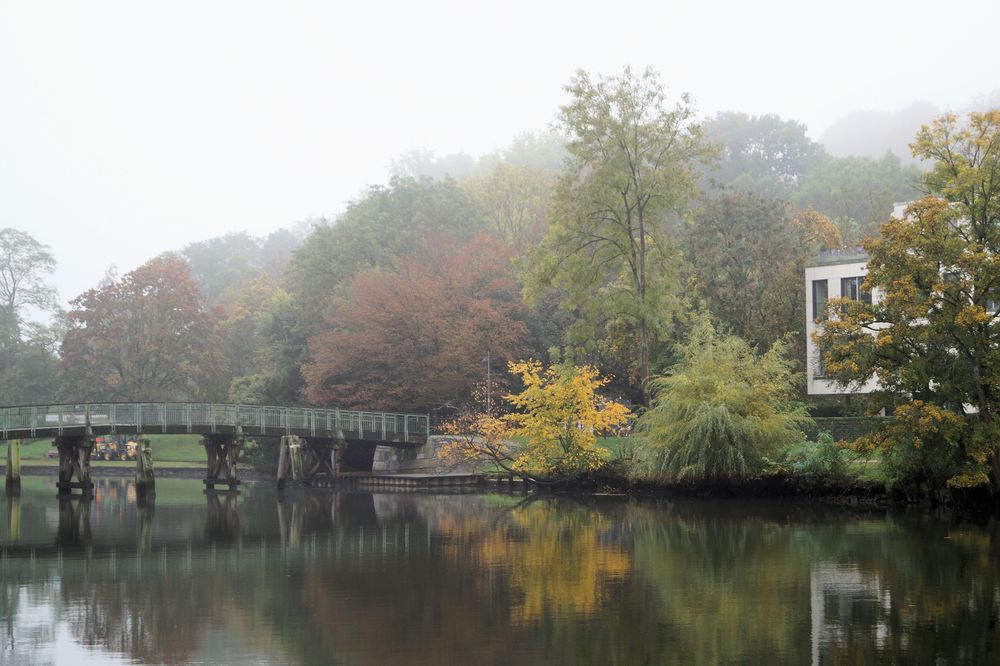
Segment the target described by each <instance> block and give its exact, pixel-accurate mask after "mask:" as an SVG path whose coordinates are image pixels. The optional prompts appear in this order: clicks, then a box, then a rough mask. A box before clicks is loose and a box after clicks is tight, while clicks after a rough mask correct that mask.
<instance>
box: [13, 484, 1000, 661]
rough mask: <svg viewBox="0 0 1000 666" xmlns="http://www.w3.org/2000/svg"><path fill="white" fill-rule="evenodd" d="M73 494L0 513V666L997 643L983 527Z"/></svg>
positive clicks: (625, 506)
mask: <svg viewBox="0 0 1000 666" xmlns="http://www.w3.org/2000/svg"><path fill="white" fill-rule="evenodd" d="M94 490H95V492H94V494H93V496H92V497H86V498H77V497H72V498H65V499H64V500H63V502H61V503H60V505H59V506H58V507H57V506H56V502H54V501H53V500H52V498H51V497H49V496H48V492H47V491H46V490H45V488H44V483H43V482H42V480H40V479H37V478H30V477H26V478H25V489H24V494H23V496H22V497H20V498H17V497H13V498H6V499H4V498H2V497H0V502H6V506H5V507H4V511H3V512H0V516H6V521H5V522H4V523H3V524H0V633H2V634H3V641H4V643H3V645H2V646H0V650H2V652H0V663H39V662H42V663H49V662H57V663H58V662H59V661H65V662H70V663H71V662H72V661H73V659H72V657H74V656H79V657H80V659H79V661H85V660H86V658H90V659H91V660H92V661H97V662H101V663H192V662H194V663H265V664H267V663H271V664H324V663H357V664H383V663H407V664H439V663H468V662H474V663H482V664H494V663H532V664H540V663H577V664H586V663H591V664H605V663H622V664H639V663H650V664H658V663H662V664H678V663H683V664H716V663H795V664H800V663H802V664H808V663H841V662H844V663H847V662H850V663H886V662H894V663H895V662H898V663H923V662H927V663H970V664H985V663H994V662H995V659H994V658H992V657H990V656H989V655H990V654H993V655H994V657H995V655H996V654H997V649H998V647H1000V627H998V625H997V623H996V622H995V619H996V617H997V616H998V613H1000V601H998V600H1000V568H998V566H997V561H998V560H997V557H996V553H997V544H998V543H1000V521H997V520H996V518H995V517H994V516H981V517H977V518H976V519H975V520H969V519H967V518H956V519H950V520H948V519H934V518H931V517H930V516H927V515H925V514H920V515H913V514H902V513H901V514H896V515H893V516H886V515H884V514H882V513H880V512H851V511H845V510H841V509H837V508H831V507H825V506H816V505H809V504H803V503H789V502H781V503H779V502H772V503H764V502H751V501H747V502H739V503H732V502H717V501H716V502H713V501H691V500H688V501H671V502H648V501H636V500H627V501H626V500H623V499H621V498H617V499H616V498H608V497H603V498H601V497H587V498H575V499H574V498H572V497H566V496H562V497H539V496H531V497H528V498H520V497H512V496H499V495H490V496H480V495H467V494H458V495H448V496H444V495H430V494H425V493H412V494H406V493H376V494H371V493H360V492H358V493H350V492H329V491H318V490H309V489H295V490H293V491H289V492H285V493H284V494H279V493H277V492H276V491H275V488H274V484H272V483H255V484H248V487H247V489H246V492H244V493H242V494H241V495H239V496H235V495H211V496H209V497H205V496H203V495H202V494H201V488H200V487H199V485H198V484H195V483H192V482H191V481H184V480H176V479H163V480H162V486H161V487H160V488H159V489H158V491H159V492H158V494H157V498H156V501H155V506H154V504H153V503H152V502H147V503H146V504H144V505H143V506H140V505H139V504H138V497H139V496H137V495H135V493H134V484H133V483H132V482H130V481H129V482H124V481H106V480H103V479H98V480H96V481H95V489H94ZM15 502H16V504H15ZM56 651H58V652H59V654H60V655H61V656H62V659H61V660H60V659H56V658H54V657H53V656H52V655H53V653H54V652H56Z"/></svg>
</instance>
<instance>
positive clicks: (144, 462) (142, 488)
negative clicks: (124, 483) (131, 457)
mask: <svg viewBox="0 0 1000 666" xmlns="http://www.w3.org/2000/svg"><path fill="white" fill-rule="evenodd" d="M138 440H139V441H138V442H137V443H138V451H136V454H137V455H136V457H135V491H136V493H137V494H138V495H146V494H152V493H155V492H156V477H155V476H154V474H153V447H152V445H151V444H150V442H149V437H146V436H144V435H139V438H138Z"/></svg>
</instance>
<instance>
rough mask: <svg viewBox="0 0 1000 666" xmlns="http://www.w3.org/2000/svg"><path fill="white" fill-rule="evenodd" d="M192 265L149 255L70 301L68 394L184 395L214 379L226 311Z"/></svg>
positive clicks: (65, 365)
mask: <svg viewBox="0 0 1000 666" xmlns="http://www.w3.org/2000/svg"><path fill="white" fill-rule="evenodd" d="M202 301H203V298H202V294H201V291H200V290H199V289H198V285H197V284H195V282H194V280H193V279H192V277H191V273H190V271H189V270H188V265H187V263H185V262H184V261H183V260H182V259H180V258H179V257H177V256H174V255H163V256H160V257H157V258H155V259H152V260H150V261H148V262H147V263H145V264H143V265H142V266H140V267H139V268H137V269H135V270H134V271H132V272H131V273H128V274H127V275H125V276H124V277H122V278H121V279H119V280H115V281H110V282H107V283H105V284H103V285H101V286H100V287H98V288H97V289H90V290H88V291H86V292H84V293H83V294H81V295H80V296H78V297H76V298H75V299H73V301H71V302H70V306H71V308H72V309H71V310H70V312H69V315H68V316H69V324H70V328H69V331H68V332H67V333H66V337H65V339H64V340H63V345H62V373H61V375H62V387H61V389H60V393H61V394H62V398H63V399H64V400H80V401H82V400H91V401H93V400H115V401H143V400H181V399H188V398H192V397H194V396H198V395H199V394H201V393H203V390H204V387H205V386H206V385H208V384H210V383H211V382H212V380H213V368H214V367H215V362H214V361H215V355H216V353H217V352H216V350H217V348H218V345H216V344H215V338H216V324H217V321H218V314H217V313H216V312H213V311H207V310H206V309H205V308H204V306H203V304H202Z"/></svg>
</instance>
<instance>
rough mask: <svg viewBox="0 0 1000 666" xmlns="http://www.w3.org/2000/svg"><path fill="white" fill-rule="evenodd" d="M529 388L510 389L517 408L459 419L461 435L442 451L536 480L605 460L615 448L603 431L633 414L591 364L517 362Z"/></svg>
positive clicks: (456, 427)
mask: <svg viewBox="0 0 1000 666" xmlns="http://www.w3.org/2000/svg"><path fill="white" fill-rule="evenodd" d="M509 369H510V372H511V373H512V374H514V375H516V376H518V377H519V378H520V381H521V383H522V384H523V386H524V388H523V390H522V391H521V392H519V393H515V394H510V395H505V396H504V400H505V401H506V402H507V404H508V405H509V406H510V407H511V408H513V410H514V411H512V412H511V413H509V414H504V415H494V414H490V413H488V412H482V413H479V414H473V415H471V416H470V417H468V418H466V419H460V420H459V421H457V422H456V423H455V424H453V425H452V426H451V430H452V431H453V434H455V435H462V436H456V437H455V438H454V439H453V440H451V441H449V442H448V443H447V444H445V445H444V446H443V447H442V448H441V449H440V451H439V455H440V457H441V458H443V459H444V460H446V461H450V462H462V461H490V462H494V463H496V464H497V465H499V466H500V467H501V468H502V469H506V470H508V471H510V472H514V473H517V474H519V475H520V476H522V477H524V478H527V479H530V480H533V481H554V480H562V479H565V478H569V477H573V476H578V475H579V474H582V473H585V472H588V471H593V470H596V469H598V468H600V467H601V465H603V464H604V463H605V462H606V461H607V460H608V458H609V457H610V451H608V450H607V449H605V448H602V447H600V446H598V444H597V437H598V436H599V435H601V434H605V433H607V432H608V431H610V430H611V429H612V428H615V427H616V426H620V425H622V424H624V423H625V422H626V421H627V420H628V418H629V417H630V416H631V413H630V412H629V410H628V408H626V407H625V406H624V405H622V404H621V403H618V402H615V401H612V400H606V399H604V398H603V397H601V396H600V395H599V393H598V391H599V390H600V388H601V387H603V386H605V385H606V384H607V383H608V379H607V378H605V377H601V376H600V374H599V373H598V372H597V370H596V369H595V368H593V367H589V366H574V365H571V364H567V363H563V364H553V365H550V366H548V367H543V366H542V364H541V363H539V362H537V361H526V362H520V363H511V364H510V365H509Z"/></svg>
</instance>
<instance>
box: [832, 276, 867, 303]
mask: <svg viewBox="0 0 1000 666" xmlns="http://www.w3.org/2000/svg"><path fill="white" fill-rule="evenodd" d="M864 282H865V278H864V276H863V275H858V276H856V277H846V278H840V296H841V298H849V299H851V300H852V301H862V302H864V303H867V304H868V305H871V303H872V293H871V292H870V291H864V289H862V285H863V284H864Z"/></svg>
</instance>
